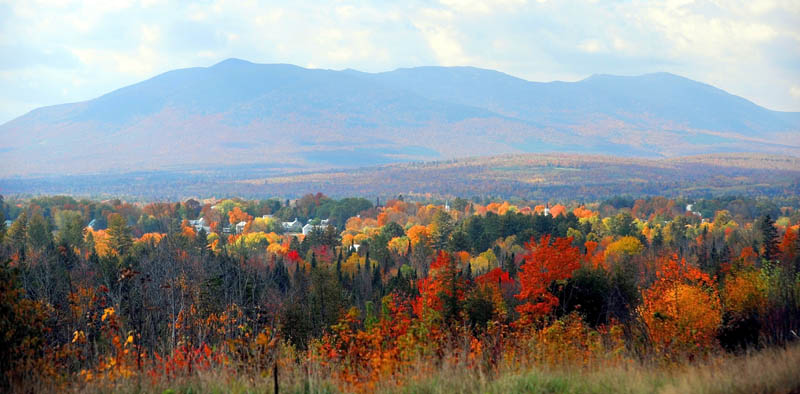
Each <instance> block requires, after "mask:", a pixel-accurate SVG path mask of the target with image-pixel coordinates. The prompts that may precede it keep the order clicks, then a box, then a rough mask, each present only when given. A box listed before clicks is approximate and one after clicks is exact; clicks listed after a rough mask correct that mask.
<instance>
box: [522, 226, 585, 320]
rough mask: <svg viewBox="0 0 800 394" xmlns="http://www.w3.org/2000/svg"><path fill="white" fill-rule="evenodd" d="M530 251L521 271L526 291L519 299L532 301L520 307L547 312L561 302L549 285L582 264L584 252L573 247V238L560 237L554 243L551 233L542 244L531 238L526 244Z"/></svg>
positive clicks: (524, 310)
mask: <svg viewBox="0 0 800 394" xmlns="http://www.w3.org/2000/svg"><path fill="white" fill-rule="evenodd" d="M525 247H526V248H527V249H528V250H529V251H530V253H528V254H527V255H526V256H525V263H524V264H523V265H522V267H521V268H522V270H521V271H520V273H519V281H520V284H521V285H522V290H521V291H520V293H519V294H517V295H515V297H517V299H520V300H525V301H528V302H526V303H525V304H522V305H520V306H518V307H517V311H518V312H520V313H522V314H532V315H534V316H543V315H547V314H549V313H550V311H552V309H553V308H554V307H555V306H557V305H558V298H556V296H554V295H553V294H550V292H549V291H548V288H549V287H550V285H551V284H553V282H556V281H561V280H565V279H568V278H570V277H571V276H572V272H573V271H575V270H576V269H578V268H579V267H580V259H581V254H580V251H579V250H578V248H575V247H573V246H572V237H569V238H557V239H556V240H555V241H554V242H553V243H552V245H551V244H550V236H549V235H546V236H543V237H542V239H541V240H540V241H539V244H536V242H535V241H534V240H533V239H531V242H528V243H526V244H525Z"/></svg>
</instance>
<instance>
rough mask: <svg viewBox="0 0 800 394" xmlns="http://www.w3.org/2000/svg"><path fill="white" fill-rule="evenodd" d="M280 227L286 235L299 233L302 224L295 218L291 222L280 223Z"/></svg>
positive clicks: (301, 229)
mask: <svg viewBox="0 0 800 394" xmlns="http://www.w3.org/2000/svg"><path fill="white" fill-rule="evenodd" d="M281 226H282V227H283V231H286V232H287V233H299V232H301V231H303V224H302V223H300V221H299V220H297V218H294V221H292V222H281Z"/></svg>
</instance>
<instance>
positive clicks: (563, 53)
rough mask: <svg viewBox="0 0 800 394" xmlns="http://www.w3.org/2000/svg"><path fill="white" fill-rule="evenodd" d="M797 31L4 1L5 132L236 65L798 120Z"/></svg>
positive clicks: (748, 6)
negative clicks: (717, 99)
mask: <svg viewBox="0 0 800 394" xmlns="http://www.w3.org/2000/svg"><path fill="white" fill-rule="evenodd" d="M190 3H192V4H190ZM798 26H800V1H798V0H786V1H782V0H774V1H771V0H752V1H744V0H743V1H691V0H674V1H644V0H642V1H591V0H583V1H578V0H576V1H545V0H528V1H525V0H493V1H472V0H441V1H439V2H438V3H437V2H435V1H430V2H427V1H415V0H411V1H373V2H357V1H328V2H318V3H316V2H306V1H302V0H294V1H291V2H285V3H284V2H281V3H278V2H275V3H270V2H259V1H247V0H230V1H226V0H208V1H199V2H190V1H175V2H169V1H160V0H143V1H128V0H98V1H84V2H80V1H70V0H41V1H40V0H14V1H8V0H0V84H1V85H0V86H2V89H0V122H5V121H8V120H10V119H12V118H14V117H17V116H19V115H22V114H24V113H25V112H27V111H29V110H31V109H34V108H36V107H40V106H44V105H50V104H59V103H64V102H73V101H82V100H87V99H90V98H94V97H96V96H99V95H101V94H103V93H106V92H108V91H111V90H114V89H117V88H119V87H122V86H125V85H128V84H131V83H135V82H138V81H140V80H143V79H146V78H149V77H151V76H154V75H157V74H159V73H161V72H164V71H168V70H171V69H175V68H182V67H191V66H210V65H212V64H215V63H217V62H219V61H221V60H224V59H226V58H229V57H237V58H241V59H245V60H249V61H253V62H257V63H292V64H297V65H300V66H304V67H313V68H332V69H343V68H354V69H358V70H362V71H372V72H376V71H386V70H392V69H395V68H398V67H412V66H422V65H443V66H453V65H471V66H476V67H483V68H491V69H496V70H499V71H503V72H506V73H509V74H512V75H515V76H518V77H521V78H525V79H528V80H532V81H552V80H565V81H575V80H579V79H582V78H585V77H587V76H589V75H591V74H594V73H606V74H622V75H634V74H643V73H649V72H656V71H668V72H672V73H675V74H680V75H683V76H686V77H689V78H692V79H695V80H699V81H702V82H706V83H710V84H712V85H715V86H717V87H720V88H722V89H724V90H727V91H728V92H731V93H734V94H737V95H740V96H743V97H745V98H747V99H750V100H752V101H754V102H756V103H757V104H760V105H763V106H766V107H768V108H770V109H776V110H790V111H800V28H798Z"/></svg>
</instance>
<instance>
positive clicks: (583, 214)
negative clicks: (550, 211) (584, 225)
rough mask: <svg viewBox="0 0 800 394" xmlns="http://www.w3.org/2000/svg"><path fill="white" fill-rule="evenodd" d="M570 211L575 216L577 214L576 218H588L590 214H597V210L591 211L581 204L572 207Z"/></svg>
mask: <svg viewBox="0 0 800 394" xmlns="http://www.w3.org/2000/svg"><path fill="white" fill-rule="evenodd" d="M572 213H573V214H575V216H577V217H578V219H586V218H590V217H592V216H595V215H597V212H592V211H590V210H588V209H586V207H585V206H583V205H581V206H579V207H577V208H575V209H573V210H572Z"/></svg>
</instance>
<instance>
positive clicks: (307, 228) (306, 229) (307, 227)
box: [303, 219, 330, 235]
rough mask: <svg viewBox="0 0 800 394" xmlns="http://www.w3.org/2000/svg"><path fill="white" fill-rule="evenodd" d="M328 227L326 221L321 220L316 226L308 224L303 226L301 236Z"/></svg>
mask: <svg viewBox="0 0 800 394" xmlns="http://www.w3.org/2000/svg"><path fill="white" fill-rule="evenodd" d="M328 226H330V225H329V224H328V219H325V220H321V221H320V223H319V224H317V225H313V224H311V223H308V224H306V225H305V226H303V235H308V233H310V232H312V231H314V230H315V229H317V230H325V229H326V228H328Z"/></svg>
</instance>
